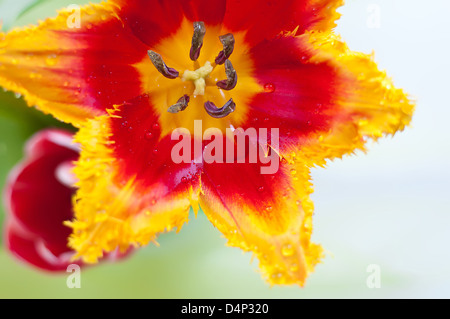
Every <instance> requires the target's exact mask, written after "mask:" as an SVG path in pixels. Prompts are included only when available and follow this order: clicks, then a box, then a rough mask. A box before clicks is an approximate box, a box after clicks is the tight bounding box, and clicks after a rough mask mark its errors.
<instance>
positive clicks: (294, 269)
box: [289, 264, 299, 272]
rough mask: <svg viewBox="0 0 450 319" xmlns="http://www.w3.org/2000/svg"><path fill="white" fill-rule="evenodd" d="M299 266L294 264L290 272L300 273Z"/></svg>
mask: <svg viewBox="0 0 450 319" xmlns="http://www.w3.org/2000/svg"><path fill="white" fill-rule="evenodd" d="M298 269H299V268H298V265H297V264H292V265H291V267H290V268H289V270H290V271H292V272H296V271H298Z"/></svg>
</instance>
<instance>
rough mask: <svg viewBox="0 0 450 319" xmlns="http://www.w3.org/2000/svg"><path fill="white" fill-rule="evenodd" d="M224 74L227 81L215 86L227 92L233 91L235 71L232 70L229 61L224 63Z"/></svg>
mask: <svg viewBox="0 0 450 319" xmlns="http://www.w3.org/2000/svg"><path fill="white" fill-rule="evenodd" d="M225 73H226V75H227V79H226V80H222V81H219V82H217V83H216V85H217V86H218V87H219V88H221V89H223V90H226V91H229V90H232V89H234V88H235V87H236V84H237V74H236V70H235V69H234V68H233V64H231V62H230V60H226V61H225Z"/></svg>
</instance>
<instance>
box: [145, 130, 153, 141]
mask: <svg viewBox="0 0 450 319" xmlns="http://www.w3.org/2000/svg"><path fill="white" fill-rule="evenodd" d="M152 138H153V133H152V132H150V131H148V132H147V133H145V139H146V140H151V139H152Z"/></svg>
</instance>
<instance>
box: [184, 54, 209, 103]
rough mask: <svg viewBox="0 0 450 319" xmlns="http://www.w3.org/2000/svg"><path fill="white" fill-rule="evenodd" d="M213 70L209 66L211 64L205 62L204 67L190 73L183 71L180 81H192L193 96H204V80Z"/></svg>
mask: <svg viewBox="0 0 450 319" xmlns="http://www.w3.org/2000/svg"><path fill="white" fill-rule="evenodd" d="M213 70H214V68H213V67H212V65H211V62H209V61H206V63H205V65H204V66H202V67H201V68H199V69H197V70H195V71H190V70H186V71H184V74H183V76H182V77H181V80H183V81H193V82H194V85H195V90H194V96H197V95H205V88H206V81H205V79H206V78H207V77H208V76H209V75H210V74H211V72H212V71H213Z"/></svg>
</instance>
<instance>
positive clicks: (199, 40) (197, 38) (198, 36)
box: [189, 21, 206, 61]
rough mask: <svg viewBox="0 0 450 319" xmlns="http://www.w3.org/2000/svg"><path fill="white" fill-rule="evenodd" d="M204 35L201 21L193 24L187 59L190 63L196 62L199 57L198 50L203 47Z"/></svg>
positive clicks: (204, 28) (204, 29) (203, 26)
mask: <svg viewBox="0 0 450 319" xmlns="http://www.w3.org/2000/svg"><path fill="white" fill-rule="evenodd" d="M205 34H206V27H205V23H204V22H203V21H197V22H194V35H193V36H192V45H191V51H190V53H189V57H190V58H191V60H192V61H197V59H198V57H199V56H200V50H201V49H202V46H203V38H204V37H205Z"/></svg>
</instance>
